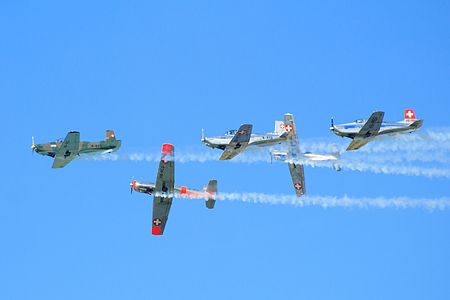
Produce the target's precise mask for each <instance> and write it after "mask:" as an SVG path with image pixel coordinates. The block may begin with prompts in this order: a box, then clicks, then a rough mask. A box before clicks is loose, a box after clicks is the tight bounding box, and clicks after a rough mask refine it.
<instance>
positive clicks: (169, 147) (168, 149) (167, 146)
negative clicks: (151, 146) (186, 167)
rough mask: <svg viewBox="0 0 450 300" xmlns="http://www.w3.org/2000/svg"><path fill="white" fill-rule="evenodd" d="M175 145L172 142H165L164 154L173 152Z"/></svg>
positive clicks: (162, 150) (163, 146)
mask: <svg viewBox="0 0 450 300" xmlns="http://www.w3.org/2000/svg"><path fill="white" fill-rule="evenodd" d="M173 149H174V146H173V145H172V144H163V145H162V149H161V152H162V153H164V154H172V153H173Z"/></svg>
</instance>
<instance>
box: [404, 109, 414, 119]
mask: <svg viewBox="0 0 450 300" xmlns="http://www.w3.org/2000/svg"><path fill="white" fill-rule="evenodd" d="M406 116H407V117H408V118H410V119H411V118H412V117H413V116H414V113H413V112H412V111H410V110H408V112H407V113H406Z"/></svg>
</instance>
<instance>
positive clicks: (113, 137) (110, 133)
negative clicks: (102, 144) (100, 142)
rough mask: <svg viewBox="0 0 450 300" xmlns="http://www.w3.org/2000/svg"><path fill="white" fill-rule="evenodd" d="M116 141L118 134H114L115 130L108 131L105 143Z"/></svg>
mask: <svg viewBox="0 0 450 300" xmlns="http://www.w3.org/2000/svg"><path fill="white" fill-rule="evenodd" d="M115 140H116V134H115V133H114V130H106V135H105V141H115Z"/></svg>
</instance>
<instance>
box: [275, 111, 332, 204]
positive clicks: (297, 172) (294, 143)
mask: <svg viewBox="0 0 450 300" xmlns="http://www.w3.org/2000/svg"><path fill="white" fill-rule="evenodd" d="M284 125H285V127H288V128H290V133H291V134H290V135H289V137H288V140H287V147H288V149H287V151H280V150H272V151H271V157H272V158H273V159H275V160H279V161H285V162H287V164H288V166H289V172H290V174H291V178H292V184H293V186H294V189H295V193H296V195H297V197H301V196H302V195H304V194H305V193H306V187H305V172H304V166H303V164H302V162H304V161H305V160H310V161H333V162H334V163H333V167H334V169H335V170H336V171H340V170H341V166H340V165H339V163H338V161H339V153H336V154H328V155H322V154H315V153H311V152H306V153H302V152H301V150H300V144H299V141H298V135H297V128H296V126H295V122H294V116H293V115H292V114H285V115H284Z"/></svg>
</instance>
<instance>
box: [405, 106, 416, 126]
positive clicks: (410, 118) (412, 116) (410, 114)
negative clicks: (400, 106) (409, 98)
mask: <svg viewBox="0 0 450 300" xmlns="http://www.w3.org/2000/svg"><path fill="white" fill-rule="evenodd" d="M416 120H417V118H416V113H415V112H414V110H413V109H409V108H408V109H405V114H404V119H403V122H405V123H414V121H416Z"/></svg>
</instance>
